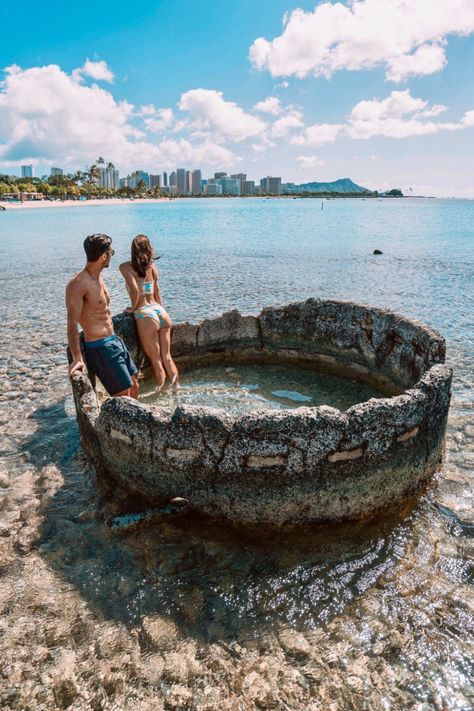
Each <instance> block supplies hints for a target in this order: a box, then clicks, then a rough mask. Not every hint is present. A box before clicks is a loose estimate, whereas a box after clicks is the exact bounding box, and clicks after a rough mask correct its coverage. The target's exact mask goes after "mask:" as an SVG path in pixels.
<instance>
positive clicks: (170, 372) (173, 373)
mask: <svg viewBox="0 0 474 711" xmlns="http://www.w3.org/2000/svg"><path fill="white" fill-rule="evenodd" d="M159 319H160V331H159V333H158V338H159V341H160V353H161V362H162V363H163V367H164V369H165V371H166V375H167V377H168V380H169V381H170V382H171V384H172V385H177V384H178V369H177V367H176V363H175V362H174V360H173V357H172V355H171V325H172V324H171V319H170V317H169V315H168V312H167V311H166V309H164V308H163V306H161V305H160V310H159Z"/></svg>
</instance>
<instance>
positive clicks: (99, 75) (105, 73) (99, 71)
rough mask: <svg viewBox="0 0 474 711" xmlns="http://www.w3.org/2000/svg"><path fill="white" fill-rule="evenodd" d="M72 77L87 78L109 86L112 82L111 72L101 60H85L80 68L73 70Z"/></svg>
mask: <svg viewBox="0 0 474 711" xmlns="http://www.w3.org/2000/svg"><path fill="white" fill-rule="evenodd" d="M73 76H74V77H76V78H80V77H81V76H87V77H91V78H92V79H96V80H97V81H107V82H109V84H112V82H113V80H114V75H113V72H112V71H111V70H110V69H109V67H108V66H107V62H104V61H103V60H100V61H97V62H91V60H90V59H86V61H85V62H84V65H83V66H82V67H79V69H75V70H74V72H73Z"/></svg>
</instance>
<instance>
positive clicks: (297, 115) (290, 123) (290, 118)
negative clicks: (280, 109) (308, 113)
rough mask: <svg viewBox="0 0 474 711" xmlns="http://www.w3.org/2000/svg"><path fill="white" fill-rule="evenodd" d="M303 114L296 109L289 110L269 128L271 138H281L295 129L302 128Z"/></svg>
mask: <svg viewBox="0 0 474 711" xmlns="http://www.w3.org/2000/svg"><path fill="white" fill-rule="evenodd" d="M303 126H304V122H303V114H302V113H301V111H297V110H296V109H290V110H289V111H288V113H287V114H286V115H285V116H282V117H281V118H279V119H277V120H276V121H275V122H274V123H273V125H272V127H271V135H272V137H273V138H283V137H284V136H287V135H288V134H289V133H290V132H291V131H293V130H294V129H297V128H303Z"/></svg>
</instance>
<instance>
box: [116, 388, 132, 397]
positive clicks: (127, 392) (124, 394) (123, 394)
mask: <svg viewBox="0 0 474 711" xmlns="http://www.w3.org/2000/svg"><path fill="white" fill-rule="evenodd" d="M131 389H132V388H128V390H121V391H120V392H119V393H114V394H113V395H112V397H132V396H131V395H130V391H131Z"/></svg>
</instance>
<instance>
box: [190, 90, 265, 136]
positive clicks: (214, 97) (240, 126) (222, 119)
mask: <svg viewBox="0 0 474 711" xmlns="http://www.w3.org/2000/svg"><path fill="white" fill-rule="evenodd" d="M179 108H180V110H181V111H187V112H189V113H190V114H191V115H192V116H193V117H194V121H193V125H194V128H195V133H196V135H208V134H212V136H213V137H214V139H218V140H219V139H220V140H223V139H229V140H231V141H244V140H246V139H247V138H251V137H253V136H258V135H260V134H262V133H263V132H264V131H265V128H266V124H265V122H264V121H262V120H261V119H260V118H257V117H256V116H252V115H251V114H248V113H246V112H245V111H244V110H243V109H242V108H241V107H240V106H238V104H236V103H235V102H234V101H226V100H225V99H224V95H223V93H222V91H216V90H214V89H191V90H190V91H187V92H185V93H184V94H182V96H181V100H180V102H179Z"/></svg>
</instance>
